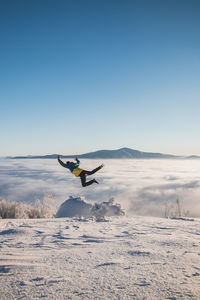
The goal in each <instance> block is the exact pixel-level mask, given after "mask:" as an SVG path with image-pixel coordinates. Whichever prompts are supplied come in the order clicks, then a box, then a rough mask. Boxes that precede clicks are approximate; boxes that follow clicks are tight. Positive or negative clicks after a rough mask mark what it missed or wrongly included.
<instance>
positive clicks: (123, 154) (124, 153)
mask: <svg viewBox="0 0 200 300" xmlns="http://www.w3.org/2000/svg"><path fill="white" fill-rule="evenodd" d="M76 156H77V157H79V158H90V159H95V158H96V159H108V158H110V159H112V158H115V159H122V158H141V159H142V158H181V157H180V156H176V155H170V154H162V153H153V152H142V151H138V150H134V149H130V148H121V149H117V150H99V151H95V152H89V153H85V154H80V155H74V154H73V155H62V157H63V158H75V157H76ZM9 158H13V159H19V158H21V159H36V158H43V159H46V158H47V159H51V158H52V159H53V158H54V159H55V158H57V154H50V155H43V156H41V155H37V156H31V155H28V156H15V157H9Z"/></svg>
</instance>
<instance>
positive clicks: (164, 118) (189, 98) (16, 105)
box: [0, 0, 200, 157]
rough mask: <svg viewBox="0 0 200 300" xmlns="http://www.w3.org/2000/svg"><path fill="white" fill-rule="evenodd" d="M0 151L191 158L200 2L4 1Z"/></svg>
mask: <svg viewBox="0 0 200 300" xmlns="http://www.w3.org/2000/svg"><path fill="white" fill-rule="evenodd" d="M0 25H1V26H0V39H1V55H0V64H1V70H0V104H1V112H2V114H1V119H0V127H1V132H0V140H1V150H0V156H1V157H3V156H17V155H45V154H52V153H61V154H62V153H63V154H66V155H67V154H69V155H70V154H72V153H75V154H82V153H86V152H93V151H97V150H101V149H118V148H122V147H128V148H132V149H138V150H140V151H144V152H160V153H164V154H174V155H187V156H189V155H200V141H199V130H200V118H199V111H200V101H199V99H200V85H199V82H200V38H199V37H200V2H199V1H195V0H173V1H172V0H169V1H159V0H151V1H149V0H142V1H130V0H126V1H122V0H116V1H112V0H101V1H99V0H97V1H95V2H94V1H92V0H86V1H80V0H77V1H71V0H67V1H64V0H58V1H57V2H56V3H55V1H52V0H49V1H48V2H47V3H45V2H43V1H39V0H34V1H33V0H30V1H28V2H27V1H24V0H20V1H14V0H11V1H4V2H3V3H1V10H0Z"/></svg>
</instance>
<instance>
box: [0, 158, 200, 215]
mask: <svg viewBox="0 0 200 300" xmlns="http://www.w3.org/2000/svg"><path fill="white" fill-rule="evenodd" d="M101 163H104V164H105V167H104V168H103V169H102V170H100V171H99V172H98V173H96V174H95V177H96V178H97V179H98V180H99V182H100V184H99V185H96V184H93V185H92V186H89V187H86V188H83V187H82V186H81V183H80V179H79V178H76V177H75V176H74V175H73V174H71V173H70V172H69V171H68V170H66V169H64V168H62V167H61V166H60V165H59V164H58V163H57V161H56V160H47V159H46V160H45V159H44V160H42V159H38V160H9V159H0V198H1V199H5V200H8V201H19V202H20V201H23V202H26V203H33V202H35V200H36V199H37V198H39V199H41V198H42V197H43V196H44V195H45V194H50V195H52V198H53V199H54V200H55V203H56V205H57V206H59V205H60V204H61V203H62V202H63V201H65V200H66V199H68V198H69V196H71V195H72V196H73V197H79V196H82V197H85V199H86V200H88V201H89V202H102V201H108V200H109V199H110V198H111V197H114V198H115V200H116V201H117V202H119V203H120V204H121V206H122V207H123V208H124V209H125V210H126V213H127V214H133V215H134V214H135V215H136V214H139V215H152V216H164V213H165V207H166V205H172V204H174V203H175V201H176V200H177V198H179V200H180V201H181V204H182V207H183V208H184V209H185V210H187V211H189V212H190V216H194V217H199V216H200V161H199V160H104V161H100V160H86V159H84V160H82V161H81V167H82V168H83V169H87V170H91V169H93V168H95V167H96V166H98V165H99V164H101Z"/></svg>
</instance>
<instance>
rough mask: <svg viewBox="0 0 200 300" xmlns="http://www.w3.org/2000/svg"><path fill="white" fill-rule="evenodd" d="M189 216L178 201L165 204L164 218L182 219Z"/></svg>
mask: <svg viewBox="0 0 200 300" xmlns="http://www.w3.org/2000/svg"><path fill="white" fill-rule="evenodd" d="M188 216H189V211H186V210H185V209H184V208H183V206H182V204H181V201H180V200H179V199H177V200H176V202H175V203H174V204H171V205H169V204H168V203H166V204H165V218H184V217H188Z"/></svg>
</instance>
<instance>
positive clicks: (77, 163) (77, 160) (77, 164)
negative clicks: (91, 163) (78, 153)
mask: <svg viewBox="0 0 200 300" xmlns="http://www.w3.org/2000/svg"><path fill="white" fill-rule="evenodd" d="M75 160H76V164H75V166H76V167H78V166H79V165H80V160H79V159H78V158H77V157H76V158H75Z"/></svg>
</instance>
